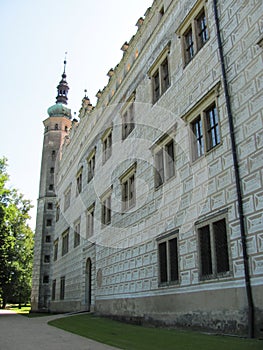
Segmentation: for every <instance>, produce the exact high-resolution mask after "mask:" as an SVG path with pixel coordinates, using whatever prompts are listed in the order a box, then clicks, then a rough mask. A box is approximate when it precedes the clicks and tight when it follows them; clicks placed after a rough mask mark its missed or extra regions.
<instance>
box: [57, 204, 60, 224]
mask: <svg viewBox="0 0 263 350" xmlns="http://www.w3.org/2000/svg"><path fill="white" fill-rule="evenodd" d="M59 217H60V203H57V205H56V222H57V221H58V220H59Z"/></svg>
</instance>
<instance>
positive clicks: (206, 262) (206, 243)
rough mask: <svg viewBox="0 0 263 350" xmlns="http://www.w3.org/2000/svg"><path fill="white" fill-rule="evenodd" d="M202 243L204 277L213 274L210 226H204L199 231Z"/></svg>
mask: <svg viewBox="0 0 263 350" xmlns="http://www.w3.org/2000/svg"><path fill="white" fill-rule="evenodd" d="M198 232H199V242H200V255H201V256H200V260H201V275H202V276H203V277H206V276H209V275H211V274H212V272H213V271H212V257H211V242H210V230H209V226H208V225H207V226H204V227H202V228H200V229H199V230H198Z"/></svg>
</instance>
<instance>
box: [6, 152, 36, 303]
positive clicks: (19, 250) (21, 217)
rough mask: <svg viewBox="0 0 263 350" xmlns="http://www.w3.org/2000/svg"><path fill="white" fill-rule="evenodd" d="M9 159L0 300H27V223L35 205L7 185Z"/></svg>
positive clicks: (29, 243) (30, 248)
mask: <svg viewBox="0 0 263 350" xmlns="http://www.w3.org/2000/svg"><path fill="white" fill-rule="evenodd" d="M6 168H7V160H6V158H2V159H1V158H0V299H1V300H2V308H5V306H6V303H7V301H8V300H12V301H16V302H19V304H20V305H21V302H26V301H28V299H29V296H30V290H31V273H32V261H33V232H32V230H31V229H30V227H29V226H28V225H27V220H28V219H29V218H30V217H29V210H30V209H31V207H32V206H31V204H30V201H29V200H26V199H24V197H23V195H22V194H20V193H18V191H17V190H16V189H9V188H7V182H8V180H9V176H8V173H7V170H6Z"/></svg>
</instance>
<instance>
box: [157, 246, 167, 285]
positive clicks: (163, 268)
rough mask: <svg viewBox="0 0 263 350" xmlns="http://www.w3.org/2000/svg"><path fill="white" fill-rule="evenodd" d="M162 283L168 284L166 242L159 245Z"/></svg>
mask: <svg viewBox="0 0 263 350" xmlns="http://www.w3.org/2000/svg"><path fill="white" fill-rule="evenodd" d="M159 269H160V282H161V283H162V282H167V251H166V242H163V243H160V244H159Z"/></svg>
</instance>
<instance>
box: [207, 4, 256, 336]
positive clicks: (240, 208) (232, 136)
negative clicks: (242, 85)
mask: <svg viewBox="0 0 263 350" xmlns="http://www.w3.org/2000/svg"><path fill="white" fill-rule="evenodd" d="M213 4H214V15H215V23H216V34H217V42H218V49H219V56H220V63H221V70H222V77H223V85H224V91H225V98H226V108H227V115H228V122H229V130H230V139H231V148H232V157H233V165H234V172H235V182H236V191H237V205H238V213H239V226H240V235H241V242H242V250H243V262H244V272H245V282H246V294H247V303H248V337H249V338H254V304H253V296H252V288H251V283H250V274H249V257H248V253H247V239H246V229H245V219H244V210H243V202H242V189H241V179H240V172H239V165H238V158H237V147H236V140H235V130H234V122H233V114H232V108H231V103H230V96H229V92H228V82H227V76H226V68H225V61H224V53H223V46H222V40H221V33H220V28H219V18H218V11H217V0H213Z"/></svg>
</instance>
